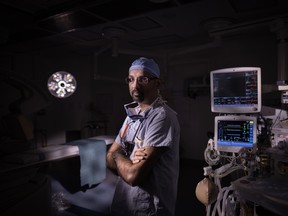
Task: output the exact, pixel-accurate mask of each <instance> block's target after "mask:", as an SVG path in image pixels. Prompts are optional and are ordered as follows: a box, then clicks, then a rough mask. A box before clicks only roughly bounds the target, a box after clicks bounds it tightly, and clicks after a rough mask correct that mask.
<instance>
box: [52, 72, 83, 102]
mask: <svg viewBox="0 0 288 216" xmlns="http://www.w3.org/2000/svg"><path fill="white" fill-rule="evenodd" d="M47 87H48V90H49V91H50V93H51V94H52V95H53V96H55V97H57V98H66V97H69V96H70V95H72V94H73V93H74V92H75V91H76V87H77V82H76V79H75V78H74V76H73V75H71V74H70V73H68V72H66V71H58V72H55V73H53V74H52V75H51V76H50V77H49V79H48V82H47Z"/></svg>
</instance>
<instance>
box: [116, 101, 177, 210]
mask: <svg viewBox="0 0 288 216" xmlns="http://www.w3.org/2000/svg"><path fill="white" fill-rule="evenodd" d="M136 109H138V108H136ZM141 115H142V116H143V118H141V119H138V120H134V121H133V120H132V119H131V118H130V117H128V116H127V117H126V119H125V121H124V123H123V126H122V128H121V129H120V131H119V134H118V136H117V138H116V142H117V143H118V144H119V145H124V142H129V143H130V144H132V146H133V148H134V149H133V151H134V150H135V149H137V148H140V147H145V146H154V147H167V148H168V149H167V151H165V152H164V153H163V155H162V156H161V157H160V159H159V160H158V162H157V163H156V164H155V166H154V167H153V169H152V173H151V175H150V177H149V179H147V181H145V182H144V183H143V184H142V185H140V186H134V187H132V186H130V185H129V184H127V183H126V182H125V181H124V180H123V179H121V178H120V177H119V179H118V182H117V186H116V190H115V195H114V199H113V203H112V206H111V213H112V215H117V216H121V215H125V216H132V215H137V216H140V215H143V216H144V215H145V216H147V215H157V216H158V215H165V216H170V215H171V216H172V215H174V212H175V205H176V199H177V185H178V176H179V140H180V126H179V122H178V119H177V114H176V112H175V111H174V110H172V109H171V108H170V107H169V106H168V105H167V104H166V103H164V102H163V101H162V100H161V99H160V100H159V99H157V100H156V101H155V102H154V103H153V104H152V105H151V107H150V108H149V109H148V110H146V111H145V112H144V113H143V114H141ZM126 127H127V128H126ZM125 128H126V129H127V130H126V132H123V131H124V130H125ZM121 136H123V137H122V138H121ZM132 153H133V152H132ZM131 155H132V154H131Z"/></svg>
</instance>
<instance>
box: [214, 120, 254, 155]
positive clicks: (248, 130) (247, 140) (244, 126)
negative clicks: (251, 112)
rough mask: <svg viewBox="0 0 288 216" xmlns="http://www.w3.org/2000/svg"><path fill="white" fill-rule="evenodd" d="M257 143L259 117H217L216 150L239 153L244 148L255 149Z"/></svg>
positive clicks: (215, 128) (215, 130) (215, 129)
mask: <svg viewBox="0 0 288 216" xmlns="http://www.w3.org/2000/svg"><path fill="white" fill-rule="evenodd" d="M256 141H257V117H255V116H216V117H215V127H214V144H215V149H216V150H218V151H222V152H236V153H237V152H239V151H240V150H241V149H243V148H251V149H252V148H254V147H255V146H256Z"/></svg>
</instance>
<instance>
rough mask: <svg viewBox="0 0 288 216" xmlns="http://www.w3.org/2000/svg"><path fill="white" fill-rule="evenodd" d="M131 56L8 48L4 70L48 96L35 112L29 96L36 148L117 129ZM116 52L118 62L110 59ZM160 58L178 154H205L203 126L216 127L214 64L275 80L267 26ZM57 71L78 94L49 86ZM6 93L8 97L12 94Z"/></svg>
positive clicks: (193, 156) (205, 128)
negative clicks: (256, 70)
mask: <svg viewBox="0 0 288 216" xmlns="http://www.w3.org/2000/svg"><path fill="white" fill-rule="evenodd" d="M194 48H195V49H194ZM133 57H135V58H136V57H138V55H135V54H133V53H132V52H131V55H127V54H121V53H119V56H118V57H112V56H111V55H104V59H105V61H104V60H103V59H102V60H101V58H98V57H97V55H96V56H95V53H89V54H81V53H76V52H69V51H68V50H65V49H62V48H61V47H59V48H57V49H50V50H43V51H41V52H37V53H32V54H31V53H29V54H27V53H23V54H13V55H12V59H13V61H12V63H11V64H12V66H11V69H10V72H9V73H10V74H16V75H17V74H18V75H21V76H25V77H26V78H28V79H29V80H31V81H32V82H33V83H35V84H36V85H37V86H38V87H39V88H40V89H41V90H42V91H43V92H45V94H47V97H48V98H49V100H48V101H47V102H46V103H45V104H43V108H41V109H39V110H35V112H34V110H33V107H35V106H36V102H33V103H32V104H31V110H33V113H29V114H28V115H29V118H31V121H32V122H33V123H34V126H35V137H36V144H37V146H45V145H52V144H60V143H64V142H66V138H67V132H75V133H76V134H77V133H79V134H80V135H82V136H90V135H98V134H104V133H106V134H112V135H114V134H116V133H117V132H118V130H119V128H120V127H121V124H122V120H123V119H124V117H125V112H124V109H123V104H124V103H127V102H130V96H129V92H128V89H127V85H125V84H124V82H123V78H124V77H125V76H126V73H127V70H128V67H129V63H130V60H132V59H133ZM115 58H118V60H119V61H115ZM158 58H159V60H160V59H161V60H163V61H162V62H161V71H162V78H163V79H164V80H165V85H164V87H162V90H161V91H162V94H163V97H164V98H165V99H166V100H167V102H168V104H169V105H171V107H172V108H173V109H175V111H176V112H177V113H178V116H179V121H180V126H181V143H180V148H181V150H180V153H181V157H183V158H191V159H200V160H202V159H203V158H204V156H203V152H204V149H205V148H206V145H207V141H208V136H207V132H213V129H214V116H215V115H216V114H215V113H211V111H210V93H209V91H210V89H209V83H207V77H209V72H210V71H211V70H214V69H220V68H227V67H241V66H255V67H261V68H262V83H266V84H275V83H276V80H277V41H276V36H275V34H274V33H271V32H269V31H266V32H264V33H263V32H257V31H253V32H250V31H249V32H244V33H239V34H234V35H227V36H226V35H224V36H223V38H222V40H221V42H220V43H217V44H216V46H215V45H213V46H212V45H211V47H209V46H206V45H205V44H203V46H202V45H201V44H197V45H191V47H189V46H187V47H186V48H183V52H178V53H177V52H168V53H167V54H165V55H162V57H159V55H158ZM99 59H100V61H102V63H103V62H105V64H109V62H111V64H110V65H109V73H108V72H105V70H104V69H103V67H99V62H98V63H97V62H96V61H97V60H98V61H99ZM112 62H113V64H112ZM163 62H164V63H165V62H166V64H163ZM104 68H105V67H104ZM56 71H67V72H70V73H72V74H73V75H74V76H75V78H76V80H77V90H76V92H75V94H73V95H72V96H70V97H68V98H64V99H59V98H55V97H53V96H52V95H51V94H50V93H49V92H48V90H47V79H48V78H49V76H50V75H51V74H52V73H54V72H56ZM199 80H202V82H203V83H202V84H204V86H205V85H206V87H204V89H201V90H199V89H197V88H196V89H195V92H194V93H193V94H192V95H191V94H190V93H191V92H190V93H189V92H188V89H187V82H193V81H196V82H199ZM200 82H201V81H200ZM198 90H199V91H198ZM16 94H17V93H15V95H16ZM5 97H6V99H8V98H9V97H10V96H7V95H6V96H4V98H5ZM7 110H8V109H7V107H6V106H5V105H1V115H4V114H6V113H7V112H8V111H7ZM91 122H92V126H95V128H94V129H92V133H90V134H87V133H84V134H83V131H84V132H85V130H84V129H85V128H86V126H91ZM90 132H91V131H90Z"/></svg>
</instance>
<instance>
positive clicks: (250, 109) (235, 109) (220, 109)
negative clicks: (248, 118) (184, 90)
mask: <svg viewBox="0 0 288 216" xmlns="http://www.w3.org/2000/svg"><path fill="white" fill-rule="evenodd" d="M247 71H256V72H257V99H258V101H257V104H254V105H251V106H241V105H237V104H235V105H231V106H217V105H215V104H214V84H215V83H214V80H213V77H214V75H217V74H225V73H227V74H228V73H245V72H247ZM261 88H262V87H261V68H260V67H234V68H223V69H218V70H213V71H211V72H210V96H211V97H210V100H211V111H212V112H213V113H227V114H233V113H234V114H241V113H259V112H261V107H262V92H261Z"/></svg>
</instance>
